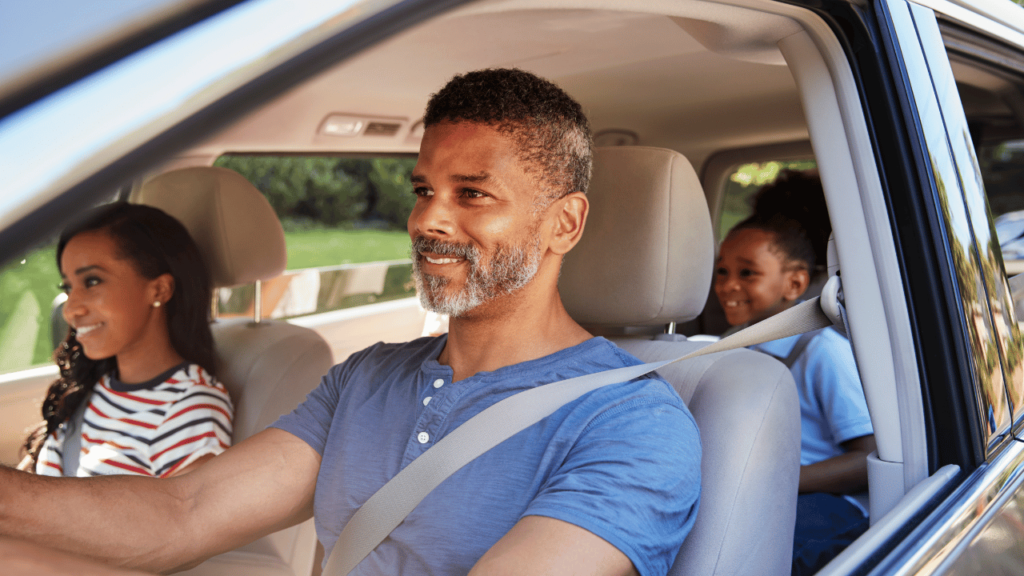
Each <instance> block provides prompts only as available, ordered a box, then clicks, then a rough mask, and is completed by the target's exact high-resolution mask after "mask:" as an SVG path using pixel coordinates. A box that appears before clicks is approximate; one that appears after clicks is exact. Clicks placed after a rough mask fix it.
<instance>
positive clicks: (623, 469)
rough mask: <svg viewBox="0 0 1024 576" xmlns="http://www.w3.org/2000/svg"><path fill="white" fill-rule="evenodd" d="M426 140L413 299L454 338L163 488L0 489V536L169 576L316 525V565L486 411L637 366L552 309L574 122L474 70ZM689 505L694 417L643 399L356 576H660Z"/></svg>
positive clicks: (539, 86) (575, 424) (671, 402)
mask: <svg viewBox="0 0 1024 576" xmlns="http://www.w3.org/2000/svg"><path fill="white" fill-rule="evenodd" d="M424 125H425V127H426V129H425V133H424V136H423V142H422V144H421V149H420V155H419V159H418V161H417V164H416V168H415V169H414V171H413V175H412V181H413V186H414V192H415V194H416V196H417V198H416V205H415V208H414V209H413V212H412V215H411V216H410V218H409V222H408V230H409V235H410V237H411V239H412V259H413V263H414V275H415V279H416V283H417V290H418V293H419V296H420V299H421V300H422V302H423V304H424V306H425V307H426V308H428V309H430V310H433V311H436V312H439V313H442V314H447V315H449V316H450V325H449V333H448V334H446V335H442V336H438V337H435V338H421V339H418V340H415V341H413V342H408V343H403V344H383V343H379V344H376V345H374V346H371V347H370V348H367V349H365V350H363V351H361V352H358V353H355V354H353V355H352V356H351V357H349V358H348V359H347V360H346V361H345V362H343V363H341V364H339V365H337V366H335V367H333V368H332V369H331V370H330V372H329V373H328V374H327V375H326V376H324V378H323V380H322V381H321V384H320V386H319V387H318V388H317V389H316V390H314V391H313V392H312V393H311V394H310V395H309V397H308V398H307V399H306V400H305V401H304V402H303V403H302V404H301V405H299V407H298V408H296V409H295V411H293V412H292V413H290V414H288V415H285V416H283V417H282V418H281V419H280V420H278V421H277V422H276V423H275V424H274V425H273V426H272V427H271V428H269V429H267V430H265V431H264V432H261V433H259V434H257V435H255V436H253V437H252V438H250V439H249V440H246V441H245V442H242V443H241V444H238V445H237V446H235V447H233V448H231V449H230V450H228V451H227V452H225V453H224V454H222V455H221V456H218V457H217V458H215V459H213V460H211V461H210V462H208V463H207V464H205V465H204V466H203V467H201V468H199V469H198V470H196V471H195V472H192V473H189V474H185V475H183V476H180V477H177V478H173V479H168V480H154V479H149V478H140V477H127V476H121V477H114V476H109V477H100V478H89V479H65V478H42V477H36V476H32V475H29V474H24V473H19V472H15V471H13V470H8V469H3V470H0V485H2V486H3V487H4V488H2V489H0V534H3V535H9V536H13V537H16V538H20V539H25V540H29V541H32V542H35V543H38V544H45V545H49V546H55V547H59V548H61V549H63V550H65V551H68V552H72V553H77V554H81V555H86V556H90V557H93V558H98V559H102V560H104V561H106V562H108V563H112V564H116V565H121V566H130V567H138V568H143V569H147V570H154V571H170V570H175V569H180V568H185V567H188V566H192V565H195V564H196V563H198V562H199V561H201V560H203V559H205V558H208V557H210V556H212V555H215V554H218V553H221V552H224V551H227V550H231V549H233V548H236V547H238V546H240V545H242V544H245V543H247V542H249V541H252V540H254V539H256V538H258V537H260V536H263V535H265V534H268V533H271V532H273V531H276V530H279V529H282V528H284V527H286V526H290V525H293V524H295V523H298V522H301V521H302V520H304V519H306V518H309V517H310V516H311V515H312V516H314V518H315V519H316V528H317V535H318V537H319V539H320V541H321V542H322V543H323V545H324V548H325V550H326V551H327V554H328V555H329V554H330V552H331V549H332V548H333V546H334V544H335V542H336V541H337V538H338V534H339V533H340V532H341V530H342V528H343V527H344V526H345V524H346V523H347V522H348V520H349V519H350V518H351V517H352V515H353V514H354V513H355V512H356V510H358V509H359V507H360V506H361V505H362V504H363V503H364V502H365V501H366V500H367V499H368V498H369V497H370V496H371V495H373V494H374V493H375V492H376V491H377V490H378V489H380V488H381V487H382V486H383V485H384V484H385V483H386V482H387V481H388V480H389V479H390V478H392V477H394V476H395V475H396V474H397V473H398V472H399V471H401V470H402V469H403V468H405V467H406V466H407V465H408V464H409V463H410V462H411V461H413V460H414V459H416V458H417V457H419V456H420V455H422V454H423V453H424V452H426V451H427V450H428V449H429V448H430V447H431V446H433V445H434V444H436V443H437V442H438V441H439V440H440V439H442V438H444V437H445V436H446V435H448V434H449V433H451V432H452V431H453V430H455V429H456V428H457V427H458V426H460V425H461V424H463V423H464V422H466V421H467V420H469V419H470V418H472V417H473V416H475V415H476V414H478V413H480V412H481V411H482V410H484V409H485V408H487V407H489V406H491V405H493V404H494V403H496V402H498V401H500V400H502V399H504V398H507V397H509V396H511V395H513V394H516V393H518V392H521V391H524V390H528V389H531V388H535V387H538V386H543V385H545V384H548V383H552V382H557V381H560V380H564V379H567V378H572V377H576V376H581V375H585V374H590V373H595V372H601V371H605V370H609V369H613V368H619V367H623V366H630V365H635V364H640V361H639V360H637V359H636V358H634V357H632V356H630V355H629V354H627V353H626V352H624V351H622V350H621V349H619V348H617V347H616V346H615V345H614V344H612V343H610V342H608V341H607V340H605V339H603V338H595V337H592V336H591V335H590V334H589V333H588V332H587V331H586V330H584V329H583V328H582V327H581V326H580V325H578V324H577V323H576V322H574V321H573V320H572V318H570V317H569V315H568V313H567V312H566V311H565V308H564V307H563V306H562V302H561V299H560V297H559V294H558V288H557V283H558V275H559V270H560V267H561V263H562V258H563V256H564V255H565V254H566V253H567V252H569V250H571V249H572V248H573V246H575V245H576V243H577V242H578V241H579V239H580V236H581V234H582V233H583V230H584V225H585V222H586V217H587V210H588V202H587V197H586V195H585V191H586V189H587V185H588V182H589V178H590V171H591V158H592V143H591V138H590V128H589V123H588V121H587V119H586V117H585V115H584V114H583V112H582V109H581V107H580V106H579V104H578V103H576V102H575V101H574V100H572V98H571V97H569V96H568V95H567V94H566V93H565V92H563V91H562V90H561V89H560V88H558V87H557V86H555V85H554V84H552V83H550V82H548V81H546V80H543V79H541V78H538V77H536V76H534V75H532V74H529V73H526V72H523V71H520V70H483V71H478V72H471V73H468V74H465V75H462V76H457V77H455V78H453V79H452V80H451V81H450V82H449V83H448V84H447V85H445V86H444V87H443V88H442V89H441V91H440V92H438V93H437V94H435V95H433V96H432V97H431V99H430V101H429V103H428V105H427V111H426V114H425V117H424ZM595 289H600V287H595ZM112 492H116V493H117V494H119V495H121V500H120V504H119V505H118V506H117V507H113V508H112V507H110V506H109V502H110V499H109V495H110V494H111V493H112ZM699 493H700V441H699V437H698V432H697V428H696V424H695V423H694V420H693V418H692V416H691V415H690V414H689V412H688V411H687V409H686V407H685V406H684V404H683V403H682V401H681V400H680V398H679V397H678V395H676V393H675V392H674V391H673V390H672V388H671V387H670V386H669V385H668V384H667V383H666V382H664V381H663V380H661V379H660V378H658V377H657V376H654V375H652V376H647V377H643V378H638V379H636V380H633V381H630V382H624V383H621V384H617V385H612V386H607V387H605V388H601V389H598V390H595V391H593V392H590V393H588V394H585V395H583V396H582V397H580V398H579V399H577V400H575V401H572V402H570V403H568V404H567V405H565V406H563V407H562V408H560V409H558V410H557V411H556V412H555V413H553V414H552V415H551V416H549V417H547V418H546V419H544V420H542V421H541V422H540V423H538V424H536V425H533V426H531V427H529V428H527V429H526V430H523V431H522V432H520V433H519V434H516V435H515V436H513V437H511V438H509V439H508V440H506V441H505V442H503V443H501V444H499V445H498V446H496V447H495V448H493V449H491V450H490V451H488V452H486V453H485V454H483V455H482V456H480V457H479V458H477V459H475V460H474V461H472V462H470V463H469V464H468V465H466V466H465V467H463V468H461V469H460V470H459V471H457V472H456V473H454V474H453V475H452V476H451V477H450V478H448V479H447V480H445V481H444V482H442V483H441V484H440V485H439V486H438V487H437V488H436V489H434V490H433V491H432V492H431V493H430V494H429V495H428V496H427V497H426V498H425V499H424V500H423V501H422V502H421V503H420V504H419V506H418V507H417V508H416V509H415V510H413V512H412V513H411V514H410V515H409V516H408V517H407V518H406V519H405V520H404V522H402V523H401V524H400V525H399V526H398V527H397V528H396V529H395V530H394V531H393V532H391V534H390V535H389V537H388V538H387V539H385V540H384V541H383V542H382V543H381V544H380V545H379V546H378V547H377V548H376V549H375V550H374V551H373V552H372V553H371V554H370V555H369V556H367V557H366V558H365V559H364V560H363V561H362V562H361V563H360V564H359V565H358V566H357V567H356V569H355V570H354V571H353V574H396V573H402V574H456V573H467V572H468V573H470V574H568V573H581V574H609V575H610V574H636V573H639V574H643V575H648V574H664V573H665V572H666V571H667V570H668V568H669V567H670V566H671V565H672V562H673V561H674V559H675V555H676V552H677V551H678V549H679V546H680V545H681V543H682V541H683V539H684V538H685V536H686V534H687V533H688V532H689V530H690V528H691V527H692V526H693V523H694V520H695V517H696V513H697V503H698V500H699ZM58 502H76V503H78V505H77V506H76V507H75V508H73V509H70V510H65V509H58V508H63V507H58V505H57V503H58Z"/></svg>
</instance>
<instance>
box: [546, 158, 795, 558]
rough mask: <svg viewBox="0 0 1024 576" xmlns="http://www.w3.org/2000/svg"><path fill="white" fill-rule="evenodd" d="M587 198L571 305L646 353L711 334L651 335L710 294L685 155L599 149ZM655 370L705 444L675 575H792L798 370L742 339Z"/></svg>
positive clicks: (563, 288) (568, 267)
mask: <svg viewBox="0 0 1024 576" xmlns="http://www.w3.org/2000/svg"><path fill="white" fill-rule="evenodd" d="M588 197H589V199H590V214H589V216H588V218H587V224H586V231H585V232H584V234H583V237H582V239H581V240H580V243H579V244H578V245H577V246H576V247H575V248H574V249H573V250H572V251H571V252H569V254H567V255H566V258H565V261H564V263H563V268H562V275H561V279H560V281H559V290H560V292H561V295H562V299H563V302H564V303H565V306H566V308H567V310H568V311H569V313H570V314H571V315H572V316H573V318H575V319H576V321H578V322H579V323H581V324H582V325H584V326H585V327H587V328H588V329H590V330H592V331H593V332H594V333H600V334H603V335H606V336H609V338H610V339H612V340H613V341H614V342H616V343H617V344H618V345H619V346H621V347H622V348H624V349H625V350H627V351H629V352H630V353H632V354H633V355H635V356H637V357H638V358H640V359H641V360H643V361H644V362H653V361H657V360H666V359H672V358H676V357H679V356H682V355H683V354H685V353H687V352H690V351H692V350H694V349H696V348H699V347H701V346H703V345H706V342H688V341H686V339H685V337H682V336H679V335H674V334H661V335H655V336H651V335H649V334H650V333H651V332H652V331H653V332H658V331H659V327H663V326H665V325H668V324H669V323H671V322H676V323H681V322H685V321H688V320H692V319H693V318H695V317H697V316H698V315H699V314H700V312H701V310H702V309H703V307H704V303H705V300H706V299H707V294H708V291H707V290H708V288H707V287H708V285H709V283H710V279H711V274H712V267H713V263H714V262H713V261H714V240H713V236H712V232H711V219H710V217H709V215H708V209H707V204H706V201H705V199H704V194H703V191H702V189H701V185H700V182H699V180H698V179H697V175H696V173H695V172H694V170H693V167H692V166H691V165H690V163H689V161H688V160H687V159H686V158H685V157H683V156H682V155H681V154H679V153H677V152H674V151H671V150H664V149H658V148H647V147H616V148H598V149H597V150H596V151H595V155H594V175H593V179H592V182H591V185H590V190H589V192H588ZM644 332H646V333H647V334H648V335H642V334H643V333H644ZM659 373H660V374H661V376H662V377H663V378H665V379H666V380H667V381H668V382H669V383H671V384H672V386H673V387H674V388H675V389H676V391H677V392H678V393H679V395H680V396H681V397H682V398H683V401H684V402H686V405H687V406H688V407H689V409H690V411H691V412H692V413H693V416H694V418H695V419H696V421H697V425H698V427H699V429H700V435H701V447H702V452H703V454H702V461H701V501H700V508H699V510H698V514H697V519H696V523H695V524H694V527H693V530H692V531H691V533H690V535H689V536H688V537H687V539H686V541H685V542H684V543H683V545H682V548H681V549H680V551H679V555H678V557H677V558H676V562H675V565H674V566H673V568H672V570H671V572H670V573H671V574H687V575H710V574H714V575H723V576H724V575H730V576H733V575H736V576H738V575H758V576H762V575H772V574H779V575H782V574H789V573H790V566H791V558H792V549H793V531H794V525H795V522H796V499H797V489H798V482H799V472H800V411H799V404H798V400H797V393H796V386H795V385H794V383H793V378H792V376H791V374H790V372H789V370H787V369H786V367H785V366H784V365H783V364H782V363H780V362H778V361H777V360H775V359H773V358H771V357H769V356H767V355H764V354H760V353H758V352H754V351H751V350H746V349H741V350H732V351H728V352H722V353H717V354H710V355H707V356H702V357H699V358H696V359H693V360H689V361H685V362H680V363H677V364H674V365H672V366H669V367H666V368H665V369H662V370H661V371H659Z"/></svg>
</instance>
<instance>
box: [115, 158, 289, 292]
mask: <svg viewBox="0 0 1024 576" xmlns="http://www.w3.org/2000/svg"><path fill="white" fill-rule="evenodd" d="M129 200H130V201H131V202H134V203H136V204H146V205H148V206H153V207H156V208H159V209H161V210H163V211H164V212H167V213H168V214H170V215H171V216H174V217H175V218H177V219H178V221H179V222H181V223H182V224H184V225H185V228H187V229H188V231H189V234H191V235H192V239H193V240H195V242H196V244H197V245H198V246H199V251H200V252H201V253H202V254H203V260H204V261H205V262H206V267H207V268H208V269H209V271H210V277H211V278H212V279H213V285H214V286H215V287H218V288H227V287H230V286H238V285H241V284H249V283H251V282H255V281H256V280H267V279H270V278H274V277H275V276H279V275H280V274H281V272H283V271H284V269H285V266H286V264H287V256H286V253H285V245H284V230H283V229H282V228H281V223H280V222H279V221H278V219H277V215H276V214H275V213H274V209H273V208H271V207H270V203H269V202H267V199H266V198H264V197H263V194H261V193H260V191H259V190H257V189H256V187H255V186H253V185H252V184H250V183H249V181H248V180H246V179H245V178H244V177H243V176H242V175H241V174H238V173H237V172H234V171H232V170H228V169H227V168H215V167H212V166H201V167H193V168H182V169H180V170H172V171H170V172H165V173H163V174H160V175H158V176H154V177H153V178H150V179H149V180H147V181H146V182H144V183H143V184H142V186H141V187H140V188H139V189H137V190H135V191H134V192H132V195H131V197H130V198H129Z"/></svg>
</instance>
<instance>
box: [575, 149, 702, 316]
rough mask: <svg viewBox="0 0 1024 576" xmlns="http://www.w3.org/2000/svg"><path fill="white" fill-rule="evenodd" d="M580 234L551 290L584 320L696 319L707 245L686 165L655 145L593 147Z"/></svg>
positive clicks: (698, 194) (698, 195)
mask: <svg viewBox="0 0 1024 576" xmlns="http://www.w3.org/2000/svg"><path fill="white" fill-rule="evenodd" d="M587 197H588V198H589V199H590V214H589V216H587V224H586V228H584V231H583V237H582V238H581V239H580V242H579V244H577V245H576V247H575V248H573V249H572V250H571V251H570V252H569V253H568V254H566V256H565V261H564V262H563V264H562V276H561V279H560V280H559V291H560V292H561V295H562V301H563V303H564V304H565V307H566V309H567V310H568V311H569V314H570V315H572V317H573V318H574V319H575V320H576V321H577V322H579V323H581V324H583V325H590V326H611V327H625V326H643V325H652V324H667V323H669V322H685V321H687V320H692V319H693V318H696V317H697V316H698V315H699V314H700V312H701V310H703V309H704V303H705V301H706V300H707V297H708V287H709V286H710V285H711V273H712V266H713V265H714V258H715V244H714V239H713V236H712V232H711V217H710V216H709V215H708V206H707V200H705V198H704V192H703V190H702V188H701V185H700V181H699V180H698V179H697V174H696V172H694V171H693V166H691V165H690V162H689V161H688V160H687V159H686V158H685V157H683V155H682V154H679V153H678V152H674V151H672V150H665V149H661V148H647V147H640V146H623V147H611V148H597V149H596V150H595V151H594V176H593V178H592V180H591V183H590V190H589V192H587Z"/></svg>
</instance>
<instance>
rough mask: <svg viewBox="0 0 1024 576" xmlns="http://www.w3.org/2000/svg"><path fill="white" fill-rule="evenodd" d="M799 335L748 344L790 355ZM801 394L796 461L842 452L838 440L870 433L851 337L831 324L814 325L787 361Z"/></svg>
mask: <svg viewBox="0 0 1024 576" xmlns="http://www.w3.org/2000/svg"><path fill="white" fill-rule="evenodd" d="M799 339H800V336H790V337H789V338H780V339H779V340H772V341H771V342H765V343H764V344H757V345H755V346H751V348H752V349H754V350H758V351H760V352H765V353H768V354H771V355H772V356H775V357H777V358H786V357H788V356H789V353H790V351H792V350H793V346H795V345H796V343H797V341H798V340H799ZM790 371H791V372H792V373H793V380H794V381H795V382H796V388H797V392H798V393H799V396H800V465H801V466H807V465H809V464H814V463H815V462H821V461H822V460H827V459H829V458H832V457H834V456H839V455H840V454H843V453H844V450H843V448H842V446H841V444H842V443H843V442H846V441H847V440H852V439H854V438H859V437H861V436H866V435H868V434H873V433H874V431H873V429H872V427H871V415H870V414H869V413H868V405H867V402H866V401H865V400H864V388H863V386H862V385H861V383H860V377H859V376H858V374H857V364H856V362H855V361H854V359H853V349H852V348H850V342H849V341H848V340H847V339H846V338H845V337H843V336H842V335H841V334H839V333H838V332H836V331H835V330H834V329H832V328H825V329H823V330H819V331H818V332H817V334H815V336H814V338H813V339H812V340H811V341H810V342H808V344H807V348H805V349H804V351H803V353H802V354H800V356H799V357H797V359H796V361H795V362H793V364H792V366H790Z"/></svg>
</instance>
